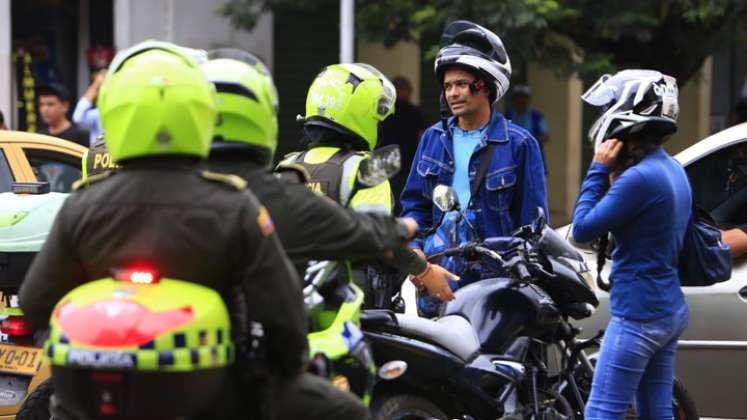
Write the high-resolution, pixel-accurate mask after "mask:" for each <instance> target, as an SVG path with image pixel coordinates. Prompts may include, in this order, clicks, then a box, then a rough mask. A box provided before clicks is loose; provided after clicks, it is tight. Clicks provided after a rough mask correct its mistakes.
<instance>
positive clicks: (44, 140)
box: [0, 131, 88, 192]
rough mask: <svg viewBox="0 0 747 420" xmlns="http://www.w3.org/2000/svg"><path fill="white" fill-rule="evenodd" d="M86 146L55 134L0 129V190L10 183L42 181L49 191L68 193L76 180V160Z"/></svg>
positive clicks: (84, 150) (77, 177)
mask: <svg viewBox="0 0 747 420" xmlns="http://www.w3.org/2000/svg"><path fill="white" fill-rule="evenodd" d="M86 150H88V149H87V148H85V147H83V146H81V145H79V144H76V143H73V142H70V141H67V140H62V139H58V138H56V137H51V136H45V135H42V134H33V133H25V132H21V131H0V192H8V191H10V190H11V184H12V183H13V182H24V181H46V182H49V184H50V185H49V186H50V191H52V192H70V188H71V186H72V183H73V182H75V181H76V180H78V179H80V172H81V169H80V160H81V157H82V156H83V154H84V153H85V152H86Z"/></svg>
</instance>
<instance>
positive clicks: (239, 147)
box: [202, 49, 449, 419]
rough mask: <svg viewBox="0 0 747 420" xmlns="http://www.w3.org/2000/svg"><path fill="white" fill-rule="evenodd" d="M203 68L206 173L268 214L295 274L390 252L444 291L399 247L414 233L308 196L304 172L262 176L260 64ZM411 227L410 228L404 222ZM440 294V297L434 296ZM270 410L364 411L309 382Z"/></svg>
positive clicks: (268, 118) (267, 155) (273, 113)
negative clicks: (244, 187) (212, 108)
mask: <svg viewBox="0 0 747 420" xmlns="http://www.w3.org/2000/svg"><path fill="white" fill-rule="evenodd" d="M208 57H209V59H210V60H209V61H208V62H207V63H205V64H203V66H202V68H203V70H204V71H205V73H206V74H207V76H208V78H209V79H210V80H211V81H212V82H213V83H214V84H215V86H216V89H217V91H218V117H217V118H216V121H217V123H216V128H215V133H214V141H213V145H212V150H211V152H210V158H209V161H208V165H209V167H210V168H211V170H216V171H221V172H228V173H235V174H238V175H240V176H241V177H243V178H244V179H246V181H247V182H248V184H249V188H251V190H252V191H253V192H254V193H255V194H256V195H257V197H258V198H259V199H260V201H261V202H262V203H263V204H264V205H266V206H267V208H268V210H269V212H270V214H271V215H272V217H273V220H274V221H275V224H276V229H277V232H278V236H279V238H280V240H281V242H282V243H283V246H284V247H285V249H286V252H287V253H288V255H289V257H290V258H291V259H292V260H293V262H294V264H295V265H296V267H297V269H298V270H299V272H300V273H301V274H302V273H303V271H304V270H305V268H306V266H307V264H308V261H309V260H310V259H317V260H323V259H340V258H351V259H368V260H370V259H372V258H374V257H376V256H379V257H384V254H385V252H386V251H387V250H392V249H395V248H397V252H396V253H395V254H396V255H397V258H396V259H395V262H396V264H397V266H398V267H400V268H401V269H403V270H405V271H408V272H411V273H414V274H419V273H423V272H426V274H425V275H424V276H423V281H424V282H425V283H426V284H428V285H429V286H430V287H431V288H432V289H433V290H434V293H440V292H441V291H444V290H445V291H449V289H448V287H447V283H446V279H445V278H444V276H445V275H448V274H449V273H447V272H445V271H444V270H443V269H441V268H440V267H435V266H434V267H431V268H430V269H428V266H427V263H426V262H425V260H422V259H420V258H419V257H418V256H417V254H415V253H413V252H412V251H410V250H408V249H407V248H406V247H405V246H404V244H405V242H406V241H407V240H408V239H409V237H410V236H411V235H412V232H413V231H414V228H415V225H413V224H411V225H410V226H409V228H410V229H411V230H410V231H409V232H408V227H407V226H406V225H405V222H403V221H401V220H400V221H396V220H395V219H393V218H392V217H390V216H387V215H383V214H373V213H369V214H364V213H355V212H354V211H352V210H348V209H344V208H342V207H341V206H339V205H338V204H337V203H335V202H334V201H332V200H330V199H329V198H326V197H320V196H319V195H317V194H315V193H313V192H311V191H309V189H307V188H306V187H305V185H304V182H306V181H307V178H306V177H307V176H308V172H307V171H306V169H305V168H304V166H302V165H298V164H292V163H288V164H286V165H284V166H283V169H284V170H283V171H282V172H281V173H280V174H272V173H270V172H269V171H268V169H269V167H270V165H271V163H272V159H273V156H274V153H275V149H276V147H277V130H278V126H277V94H276V90H275V86H274V84H273V81H272V78H271V76H270V74H269V72H268V71H267V69H266V67H265V66H264V65H263V64H262V62H261V61H260V60H259V59H257V58H256V57H254V56H253V55H251V54H249V53H247V52H245V51H241V50H236V49H220V50H215V51H211V52H210V53H208ZM409 222H411V221H409ZM439 287H440V289H439ZM281 389H282V392H278V393H277V394H278V395H277V397H278V398H279V399H281V400H283V399H285V398H292V399H293V401H294V403H293V404H290V403H287V402H286V403H283V402H282V401H280V402H279V403H277V404H276V407H277V414H278V416H279V418H281V419H283V418H301V417H303V418H306V419H314V418H319V419H333V418H341V419H342V418H356V416H350V415H349V414H346V413H345V412H344V411H341V410H340V407H341V406H343V405H345V406H353V407H355V406H357V407H359V408H360V409H362V410H365V408H364V407H363V406H362V404H360V402H359V401H358V400H357V399H356V398H355V397H353V396H352V394H350V393H347V392H341V391H339V390H337V389H336V388H334V387H332V386H331V385H330V383H329V382H328V381H325V380H323V379H321V378H318V377H317V376H315V375H311V374H307V375H304V376H303V378H302V380H300V381H297V382H295V383H293V384H292V386H288V385H286V384H281Z"/></svg>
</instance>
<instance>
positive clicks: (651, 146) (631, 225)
mask: <svg viewBox="0 0 747 420" xmlns="http://www.w3.org/2000/svg"><path fill="white" fill-rule="evenodd" d="M582 98H583V100H584V101H585V102H587V103H589V104H591V105H594V106H603V107H605V108H604V110H605V112H604V113H603V114H602V116H601V117H600V118H599V119H598V120H597V121H596V122H595V123H594V125H593V126H592V128H591V131H590V132H589V136H590V138H591V140H592V141H593V142H594V144H595V155H594V161H593V162H592V164H591V167H590V168H589V172H588V173H587V175H586V179H585V180H584V182H583V185H582V187H581V194H580V196H579V198H578V202H577V203H576V210H575V212H574V215H573V237H574V239H575V240H576V241H578V242H588V241H591V240H592V239H595V238H599V237H602V238H603V241H602V242H603V244H602V246H600V253H604V252H606V248H607V247H606V238H607V234H608V233H611V234H612V236H613V238H614V243H615V247H614V251H613V253H612V270H611V274H610V287H611V290H610V311H611V312H612V319H611V321H610V323H609V325H608V327H607V331H606V333H605V336H604V340H603V342H602V348H601V351H600V355H599V360H598V361H597V369H596V372H595V373H594V380H593V383H592V390H591V396H590V397H589V402H588V404H587V406H586V413H585V417H586V418H587V419H622V418H624V416H625V412H626V410H627V407H628V405H629V403H630V401H631V400H632V399H633V397H635V400H636V410H637V413H638V416H639V418H668V419H671V418H672V405H671V404H672V385H673V378H674V354H675V350H676V346H677V339H678V337H679V336H680V334H681V333H682V331H683V330H684V329H685V327H686V326H687V316H688V311H687V304H686V303H685V299H684V296H683V294H682V291H681V290H680V282H679V277H678V270H677V267H678V259H679V254H680V250H681V248H682V240H683V237H684V235H685V230H686V228H687V223H688V220H689V218H690V212H691V204H692V201H691V200H692V198H691V192H690V185H689V182H688V180H687V176H686V174H685V171H684V170H683V168H682V167H681V166H680V165H679V164H678V163H677V162H676V161H675V160H674V159H672V158H671V157H670V156H669V155H667V153H666V152H665V151H664V150H663V149H662V148H661V144H662V143H663V142H664V141H665V140H666V139H667V138H668V137H669V136H670V135H671V134H672V133H674V132H675V131H676V130H677V113H678V111H679V106H678V103H677V83H676V81H675V80H674V78H672V77H670V76H665V75H662V74H661V73H659V72H657V71H650V70H625V71H621V72H619V73H617V74H616V75H614V76H609V75H605V76H603V77H602V78H601V79H599V81H597V83H596V84H595V85H594V86H592V88H591V89H589V90H588V91H587V92H586V93H585V94H584V95H583V96H582ZM599 260H600V264H599V270H600V271H601V265H603V264H604V256H603V255H601V256H600V258H599Z"/></svg>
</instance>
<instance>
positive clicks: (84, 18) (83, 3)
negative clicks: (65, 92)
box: [70, 0, 91, 107]
mask: <svg viewBox="0 0 747 420" xmlns="http://www.w3.org/2000/svg"><path fill="white" fill-rule="evenodd" d="M89 12H90V9H89V0H78V95H77V96H78V97H81V96H83V93H84V92H85V91H86V88H88V85H89V84H90V83H91V78H90V75H89V74H88V61H87V60H86V50H87V49H88V48H89V47H90V46H91V37H90V30H89V27H88V26H89ZM75 102H76V100H75V99H73V101H72V103H71V104H70V106H71V107H75Z"/></svg>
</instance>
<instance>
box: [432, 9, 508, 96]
mask: <svg viewBox="0 0 747 420" xmlns="http://www.w3.org/2000/svg"><path fill="white" fill-rule="evenodd" d="M441 45H445V47H443V48H441V49H440V50H439V51H438V55H437V56H436V62H435V70H436V77H438V81H439V82H440V83H442V84H443V80H444V73H445V72H446V69H447V68H448V67H450V66H453V65H457V66H460V67H465V68H467V69H469V70H472V71H473V72H477V73H478V74H479V75H480V76H482V77H484V78H485V79H486V80H485V81H486V82H492V83H491V85H492V86H490V91H491V93H490V101H491V102H492V103H495V102H496V101H497V100H498V99H500V98H502V97H503V95H505V94H506V92H507V91H508V86H509V78H510V77H511V60H509V59H508V54H507V53H506V49H505V48H504V47H503V42H502V41H501V39H500V38H499V37H498V35H496V34H494V33H493V32H490V31H489V30H487V29H485V28H483V27H482V26H480V25H477V24H475V23H472V22H468V21H466V20H458V21H456V22H453V23H452V24H450V25H449V26H448V27H447V28H446V30H445V31H444V33H443V35H442V37H441Z"/></svg>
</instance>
